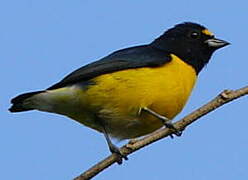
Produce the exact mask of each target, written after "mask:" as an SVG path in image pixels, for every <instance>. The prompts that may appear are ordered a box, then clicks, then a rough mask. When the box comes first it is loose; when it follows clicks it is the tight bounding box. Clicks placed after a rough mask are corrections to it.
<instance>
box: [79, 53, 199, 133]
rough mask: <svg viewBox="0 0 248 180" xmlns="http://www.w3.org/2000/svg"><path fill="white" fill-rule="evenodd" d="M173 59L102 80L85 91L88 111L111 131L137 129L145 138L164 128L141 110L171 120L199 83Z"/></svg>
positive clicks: (107, 75) (193, 75)
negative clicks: (100, 119) (159, 65)
mask: <svg viewBox="0 0 248 180" xmlns="http://www.w3.org/2000/svg"><path fill="white" fill-rule="evenodd" d="M172 57H173V60H172V61H171V62H170V63H167V64H165V65H164V66H162V67H156V68H139V69H129V70H123V71H119V72H114V73H111V74H106V75H102V76H99V77H97V78H95V79H94V82H95V85H92V86H91V87H90V88H89V89H88V90H87V91H86V94H85V96H84V101H85V100H86V99H87V101H85V102H86V103H87V104H88V105H90V107H89V108H90V109H92V111H94V112H96V111H97V112H98V116H99V117H101V118H102V119H105V120H106V121H108V124H110V126H111V128H112V129H118V128H125V127H126V128H127V129H129V132H130V131H131V129H132V128H134V129H136V131H140V132H139V133H138V134H142V135H143V134H147V133H149V132H152V131H154V130H156V129H158V128H159V127H161V126H162V124H161V122H160V121H159V120H158V119H157V118H154V117H153V116H151V115H148V114H147V113H145V112H142V111H140V110H141V109H142V108H143V107H148V108H150V109H152V110H153V111H156V112H157V113H159V114H161V115H164V116H166V117H167V118H170V119H172V118H173V117H175V115H177V114H178V113H179V112H180V111H181V110H182V108H183V106H184V105H185V103H186V101H187V99H188V97H189V95H190V93H191V91H192V88H193V86H194V84H195V81H196V73H195V71H194V69H193V68H192V67H191V66H189V65H187V64H186V63H184V62H183V61H181V60H180V59H179V58H177V57H176V56H174V55H172ZM139 127H140V130H138V129H139ZM134 131H135V130H134ZM142 131H143V132H142ZM134 134H135V133H134Z"/></svg>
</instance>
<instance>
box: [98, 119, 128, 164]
mask: <svg viewBox="0 0 248 180" xmlns="http://www.w3.org/2000/svg"><path fill="white" fill-rule="evenodd" d="M99 121H100V124H101V125H102V128H103V134H104V137H105V139H106V141H107V144H108V147H109V150H110V152H111V153H113V154H116V155H117V157H118V160H117V163H118V164H122V158H123V159H125V160H128V158H127V156H125V155H123V154H121V152H120V149H119V148H118V147H117V146H115V145H114V144H113V143H112V141H111V139H110V137H109V134H108V132H107V130H106V127H105V125H104V123H103V122H102V120H99Z"/></svg>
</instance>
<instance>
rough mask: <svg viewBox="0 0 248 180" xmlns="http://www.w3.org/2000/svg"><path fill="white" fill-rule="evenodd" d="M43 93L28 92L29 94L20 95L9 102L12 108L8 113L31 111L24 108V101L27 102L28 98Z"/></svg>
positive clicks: (28, 108)
mask: <svg viewBox="0 0 248 180" xmlns="http://www.w3.org/2000/svg"><path fill="white" fill-rule="evenodd" d="M42 92H44V91H36V92H30V93H25V94H21V95H19V96H17V97H15V98H13V99H12V100H11V103H12V106H11V107H10V108H9V111H10V112H22V111H29V110H33V108H30V107H25V106H24V101H25V100H27V99H28V98H30V97H32V96H34V95H36V94H39V93H42Z"/></svg>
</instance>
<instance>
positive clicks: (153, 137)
mask: <svg viewBox="0 0 248 180" xmlns="http://www.w3.org/2000/svg"><path fill="white" fill-rule="evenodd" d="M247 94H248V86H246V87H244V88H241V89H238V90H235V91H232V90H224V91H223V92H222V93H220V94H219V95H218V96H217V97H215V98H214V99H213V100H211V101H210V102H208V103H207V104H205V105H203V106H202V107H200V108H198V109H197V110H195V111H193V112H192V113H190V114H189V115H187V116H185V117H184V118H182V119H181V120H179V121H178V122H176V123H175V124H174V125H175V127H176V128H177V129H178V130H184V129H185V128H186V127H187V126H188V125H190V124H191V123H193V122H194V121H196V120H197V119H199V118H200V117H202V116H204V115H206V114H208V113H209V112H211V111H213V110H215V109H217V108H218V107H220V106H222V105H224V104H226V103H228V102H230V101H233V100H235V99H237V98H240V97H242V96H244V95H247ZM172 133H173V131H172V130H170V129H168V128H163V129H160V130H158V131H156V132H154V133H152V134H150V135H148V136H146V137H144V138H142V139H139V140H134V141H132V140H131V141H129V143H128V144H126V145H124V146H122V147H121V148H120V151H121V153H123V154H124V155H129V154H131V153H133V152H135V151H137V150H139V149H141V148H143V147H145V146H147V145H149V144H151V143H153V142H155V141H158V140H160V139H162V138H165V137H167V136H169V135H170V134H172ZM116 161H117V157H116V156H115V154H112V155H110V156H108V157H107V158H105V159H104V160H102V161H100V162H99V163H97V164H96V165H94V166H92V167H91V168H90V169H88V170H87V171H85V172H84V173H82V174H81V175H80V176H78V177H76V178H75V179H74V180H87V179H90V178H92V177H94V176H96V175H97V174H98V173H100V172H102V171H103V170H105V169H106V168H108V167H109V166H111V165H112V164H114V163H115V162H116Z"/></svg>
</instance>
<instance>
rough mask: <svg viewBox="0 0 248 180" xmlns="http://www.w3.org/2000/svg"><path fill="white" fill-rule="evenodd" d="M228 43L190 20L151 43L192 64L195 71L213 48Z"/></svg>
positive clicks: (209, 56)
mask: <svg viewBox="0 0 248 180" xmlns="http://www.w3.org/2000/svg"><path fill="white" fill-rule="evenodd" d="M228 44H229V43H228V42H226V41H223V40H220V39H216V38H214V35H213V34H212V33H211V32H210V31H208V29H206V28H205V27H204V26H201V25H199V24H196V23H191V22H186V23H182V24H178V25H176V26H175V27H173V28H171V29H169V30H167V31H166V32H165V33H164V34H163V35H162V36H160V37H159V38H157V39H156V40H154V41H153V42H152V43H151V45H152V46H153V47H156V48H159V49H161V50H164V51H167V52H169V53H172V54H175V55H176V56H178V57H179V58H181V59H182V60H183V61H185V62H186V63H188V64H190V65H191V66H193V67H194V69H195V70H196V72H197V73H199V72H200V71H201V70H202V68H203V67H204V65H205V64H207V63H208V61H209V59H210V58H211V55H212V54H213V52H214V51H215V50H217V49H219V48H222V47H224V46H226V45H228Z"/></svg>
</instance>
